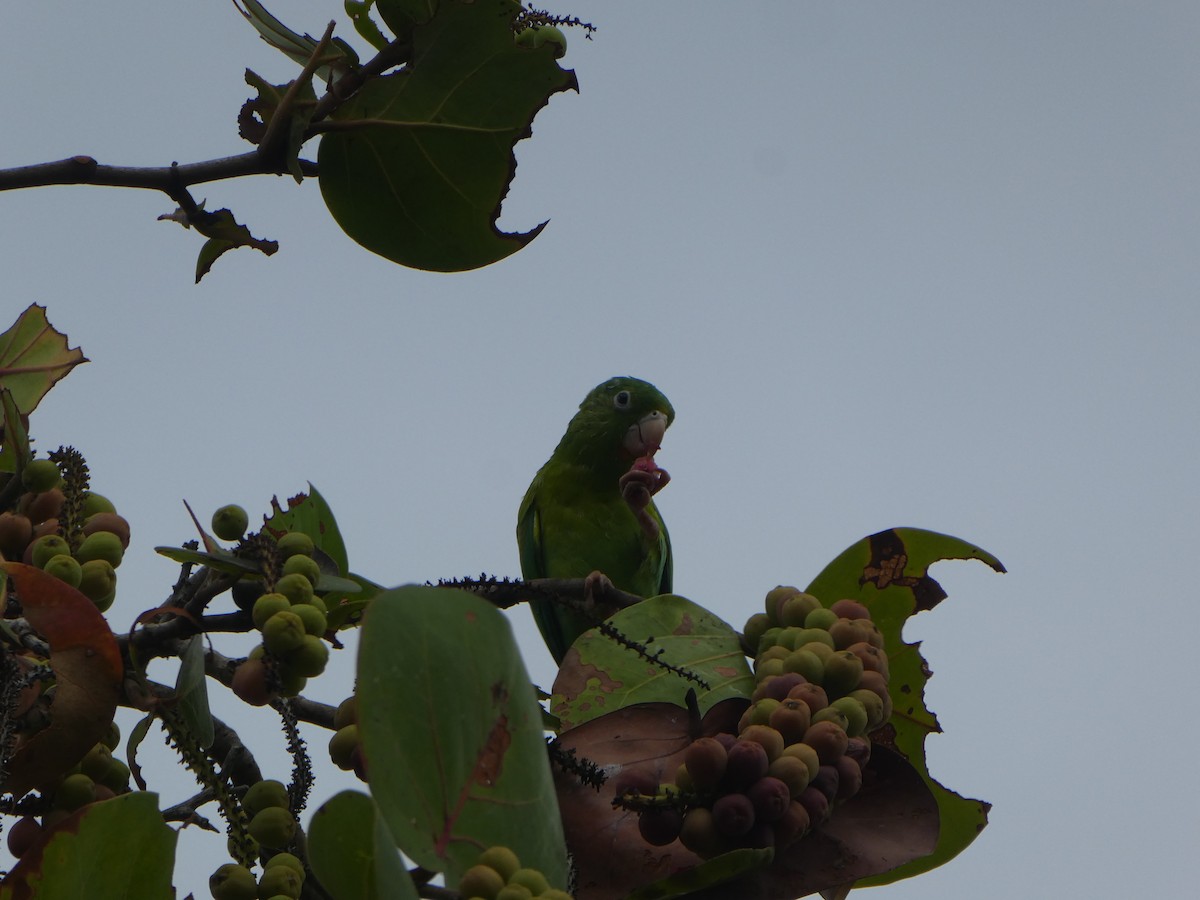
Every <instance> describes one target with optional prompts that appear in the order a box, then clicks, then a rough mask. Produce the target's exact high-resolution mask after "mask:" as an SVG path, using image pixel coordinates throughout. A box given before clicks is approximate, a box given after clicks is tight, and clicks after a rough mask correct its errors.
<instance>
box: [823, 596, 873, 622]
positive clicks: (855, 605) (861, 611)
mask: <svg viewBox="0 0 1200 900" xmlns="http://www.w3.org/2000/svg"><path fill="white" fill-rule="evenodd" d="M829 608H830V609H831V610H833V611H834V612H835V613H837V615H838V618H839V619H869V618H871V611H870V610H869V609H867V608H866V607H865V606H864V605H863V604H861V603H859V602H858V601H857V600H851V599H850V598H846V599H844V600H838V601H837V602H836V603H834V604H833V605H832V606H830V607H829Z"/></svg>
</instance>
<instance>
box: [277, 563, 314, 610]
mask: <svg viewBox="0 0 1200 900" xmlns="http://www.w3.org/2000/svg"><path fill="white" fill-rule="evenodd" d="M302 558H303V557H302ZM275 593H277V594H283V596H285V597H287V598H288V600H289V601H290V602H292V603H307V602H308V601H310V600H312V598H313V586H312V582H311V581H309V580H308V579H307V578H306V577H305V576H303V575H300V574H299V573H293V574H291V575H284V576H283V577H282V578H280V579H279V580H278V581H276V582H275Z"/></svg>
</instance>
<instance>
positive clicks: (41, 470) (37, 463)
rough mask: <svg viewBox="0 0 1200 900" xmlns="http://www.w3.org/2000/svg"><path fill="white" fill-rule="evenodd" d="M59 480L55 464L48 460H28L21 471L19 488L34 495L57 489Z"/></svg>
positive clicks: (60, 477)
mask: <svg viewBox="0 0 1200 900" xmlns="http://www.w3.org/2000/svg"><path fill="white" fill-rule="evenodd" d="M61 480H62V476H61V475H60V474H59V472H58V466H57V464H55V463H53V462H51V461H50V460H48V459H34V460H30V461H29V463H28V465H26V466H25V468H24V469H22V470H21V486H22V487H23V488H25V490H27V491H30V492H31V493H34V494H41V493H43V492H44V491H49V490H52V489H53V488H56V487H58V483H59V481H61Z"/></svg>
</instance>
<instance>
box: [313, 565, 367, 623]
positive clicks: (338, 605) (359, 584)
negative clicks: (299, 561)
mask: <svg viewBox="0 0 1200 900" xmlns="http://www.w3.org/2000/svg"><path fill="white" fill-rule="evenodd" d="M349 581H351V582H352V583H353V584H354V587H355V590H354V591H350V590H348V589H332V593H329V594H325V596H324V597H323V598H322V599H323V600H324V601H325V606H326V608H327V609H328V610H329V612H328V614H327V615H326V617H325V619H326V622H327V623H328V625H329V627H330V628H331V629H332V630H333V631H337V630H339V629H342V628H352V627H354V626H356V625H358V624H360V623H361V621H362V614H363V612H364V611H365V610H366V609H367V607H368V606H370V605H371V601H373V600H374V599H375V596H376V595H377V594H378V593H380V592H381V591H382V590H383V586H382V585H379V584H376V583H375V582H373V581H369V580H368V579H366V578H363V577H362V576H361V575H355V574H354V573H353V572H351V573H350V576H349ZM325 583H326V582H325V576H324V575H322V576H321V580H320V581H319V582H318V583H317V590H318V591H324V590H325V587H324V585H325Z"/></svg>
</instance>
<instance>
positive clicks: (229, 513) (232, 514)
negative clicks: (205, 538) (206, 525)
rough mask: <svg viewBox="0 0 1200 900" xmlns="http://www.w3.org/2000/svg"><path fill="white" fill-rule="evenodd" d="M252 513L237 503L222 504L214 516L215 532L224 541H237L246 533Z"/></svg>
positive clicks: (213, 527)
mask: <svg viewBox="0 0 1200 900" xmlns="http://www.w3.org/2000/svg"><path fill="white" fill-rule="evenodd" d="M249 525H250V514H249V513H247V512H246V510H244V509H243V508H242V507H240V506H238V505H237V504H236V503H230V504H228V505H226V506H222V507H221V508H220V509H218V510H217V511H216V512H215V513H213V516H212V530H213V534H215V535H216V536H217V537H219V538H220V539H221V540H223V541H236V540H238V539H240V538H241V536H242V535H243V534H245V533H246V529H247V528H248V527H249Z"/></svg>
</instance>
